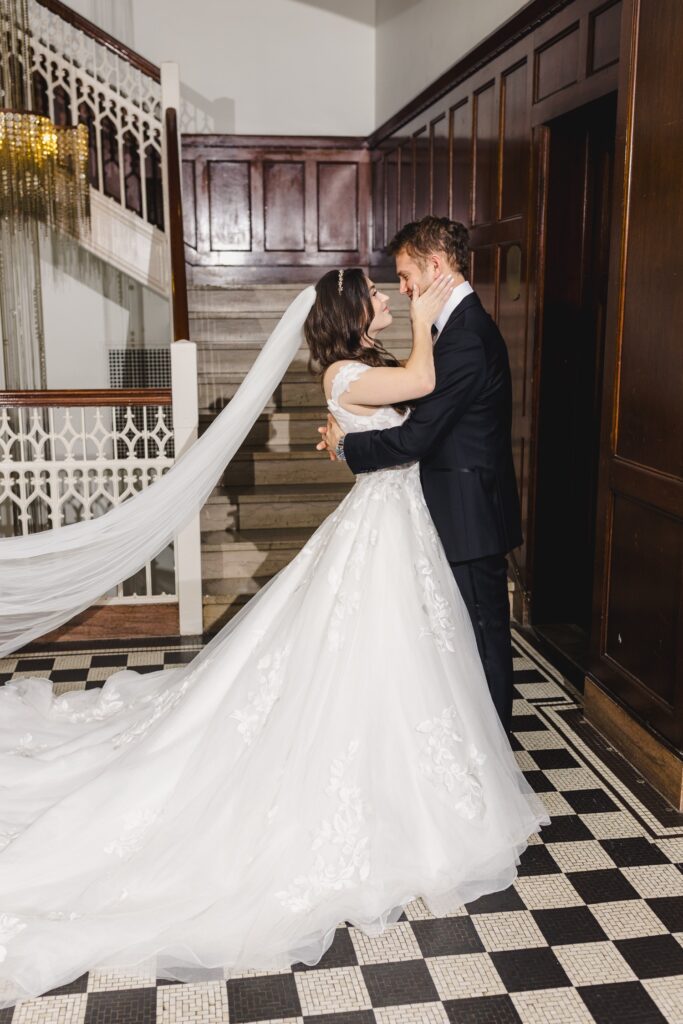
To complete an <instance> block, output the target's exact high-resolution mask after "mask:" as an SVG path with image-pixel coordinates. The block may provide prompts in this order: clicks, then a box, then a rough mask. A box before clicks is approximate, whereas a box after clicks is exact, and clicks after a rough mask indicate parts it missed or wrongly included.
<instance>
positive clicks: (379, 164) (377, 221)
mask: <svg viewBox="0 0 683 1024" xmlns="http://www.w3.org/2000/svg"><path fill="white" fill-rule="evenodd" d="M385 201H386V157H385V155H384V154H383V153H379V154H373V159H372V250H373V254H374V253H379V252H380V251H381V250H382V249H383V248H384V246H385V244H386V238H385V205H386V203H385Z"/></svg>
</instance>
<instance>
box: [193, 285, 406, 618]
mask: <svg viewBox="0 0 683 1024" xmlns="http://www.w3.org/2000/svg"><path fill="white" fill-rule="evenodd" d="M301 287H302V286H301V285H300V284H295V285H257V286H250V287H243V288H230V289H227V288H190V289H189V291H188V299H189V309H190V337H191V340H192V341H195V342H196V343H197V361H198V377H199V415H200V431H201V430H202V429H205V428H206V426H208V424H209V423H210V422H211V420H212V419H213V417H214V416H215V415H216V413H217V412H220V410H221V409H222V408H223V407H224V406H225V404H226V403H227V402H229V400H230V399H231V398H232V396H233V395H234V393H235V391H236V390H237V388H238V387H239V385H240V383H241V382H242V380H243V378H244V375H245V374H246V372H247V371H248V370H249V368H250V366H251V364H252V363H253V361H254V359H255V358H256V356H257V355H258V353H259V351H260V349H261V347H262V345H263V343H264V342H265V340H266V339H267V338H268V336H269V334H270V333H271V331H272V330H273V328H274V327H275V324H276V323H277V322H278V320H279V319H280V317H281V316H282V313H283V312H284V310H285V309H286V307H287V306H288V305H289V303H290V302H291V301H292V299H293V298H294V296H295V295H296V294H297V293H298V292H299V291H300V290H301ZM381 287H382V290H383V291H385V292H387V294H389V295H390V297H391V307H392V311H393V312H394V322H393V324H392V325H391V327H390V328H388V329H387V330H386V331H385V332H384V334H383V337H382V340H383V342H384V345H385V346H386V347H387V348H388V349H389V351H390V352H393V353H394V354H395V355H396V356H398V358H405V357H406V356H407V354H408V352H409V350H410V324H409V319H408V307H407V303H406V301H405V300H404V299H403V298H402V297H401V296H399V294H398V286H397V285H394V284H392V285H388V286H386V285H382V286H381ZM307 360H308V350H307V348H305V347H302V348H301V349H300V350H299V352H298V354H297V356H296V357H295V359H294V361H293V363H292V365H291V367H290V369H289V371H288V372H287V374H286V375H285V377H284V379H283V381H282V383H281V384H280V385H279V387H278V388H277V391H276V392H275V394H274V395H273V396H272V398H271V399H270V401H269V403H268V405H267V407H266V408H265V409H264V412H263V413H262V415H261V416H260V417H259V419H258V420H257V421H256V423H255V424H254V427H253V429H252V431H251V433H250V434H249V436H248V437H247V439H246V441H245V444H244V445H243V446H242V448H241V449H240V451H239V452H238V453H237V455H236V456H235V457H234V459H233V460H232V462H231V463H230V465H229V466H228V467H227V469H226V472H225V474H224V476H223V480H222V481H221V484H220V486H218V487H217V488H216V489H215V491H214V493H213V494H212V495H211V497H210V498H209V500H208V501H207V502H206V504H205V506H204V508H203V510H202V514H201V539H202V576H203V594H204V610H203V614H204V629H205V630H207V631H211V632H214V631H216V630H217V629H219V628H220V627H221V626H222V625H223V624H224V623H225V622H227V620H228V619H229V618H231V617H232V616H233V615H234V614H235V613H236V612H238V611H239V609H240V608H241V607H242V606H243V605H244V604H245V603H246V602H247V600H248V599H249V597H251V595H252V594H254V593H256V591H257V590H258V589H259V588H260V587H261V586H263V584H264V583H265V582H267V580H269V579H270V578H271V577H272V576H273V575H274V574H275V573H276V572H278V571H279V570H280V569H281V568H282V567H283V566H285V565H286V564H287V563H288V562H289V561H291V559H292V558H293V557H294V556H295V555H296V554H297V552H298V551H299V550H300V549H301V548H302V547H303V545H304V544H305V542H306V540H307V539H308V537H310V535H311V534H312V533H313V531H314V530H315V529H316V527H317V526H319V524H320V523H321V522H322V521H323V519H325V517H326V516H328V515H329V514H330V513H331V512H332V511H333V510H334V509H335V508H336V506H337V505H338V504H339V502H340V501H341V499H342V498H343V496H344V495H345V494H346V493H347V491H348V490H349V488H350V487H351V485H352V483H353V476H352V474H351V472H350V471H349V469H348V467H347V466H346V465H345V464H344V463H337V462H330V461H329V459H327V458H325V457H324V456H323V455H322V454H321V453H320V452H317V451H316V450H315V445H316V443H317V440H318V434H317V427H318V426H320V425H321V424H322V423H323V422H324V419H325V415H326V410H325V407H324V399H323V396H322V393H321V389H320V385H319V383H318V382H317V380H315V379H314V378H313V377H312V376H311V375H310V374H309V373H308V370H307V369H306V364H307Z"/></svg>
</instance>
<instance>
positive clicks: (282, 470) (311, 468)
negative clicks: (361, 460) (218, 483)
mask: <svg viewBox="0 0 683 1024" xmlns="http://www.w3.org/2000/svg"><path fill="white" fill-rule="evenodd" d="M222 482H223V485H224V486H225V487H238V486H239V487H241V486H242V485H245V484H247V485H250V486H257V487H258V486H260V485H262V484H265V485H269V484H271V485H275V484H293V483H299V484H306V483H314V484H322V485H325V484H328V483H341V484H344V483H349V484H351V483H353V476H352V473H351V470H350V469H349V468H348V466H347V465H346V463H345V462H330V460H329V458H327V456H326V455H324V454H323V453H322V452H318V451H316V450H315V448H314V447H313V446H312V445H300V446H295V447H292V446H287V447H281V448H275V447H271V448H265V449H263V448H258V449H255V450H251V451H250V450H245V449H244V448H242V449H241V450H240V451H239V452H238V453H237V454H236V455H235V457H234V458H233V459H232V461H231V462H230V465H229V466H228V467H227V469H226V470H225V473H224V474H223V481H222Z"/></svg>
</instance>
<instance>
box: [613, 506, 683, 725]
mask: <svg viewBox="0 0 683 1024" xmlns="http://www.w3.org/2000/svg"><path fill="white" fill-rule="evenodd" d="M682 576H683V524H682V523H681V521H680V520H677V519H675V518H674V517H672V516H668V515H666V514H664V513H662V512H661V511H660V510H659V509H657V508H653V507H651V506H648V505H646V504H644V503H642V502H641V501H638V500H637V498H635V497H633V496H630V495H622V494H619V493H615V495H614V506H613V528H612V543H611V552H610V565H609V591H608V602H607V623H606V625H607V629H606V637H605V656H606V657H607V658H608V659H609V660H610V661H611V662H612V663H613V665H614V666H616V667H617V668H618V670H619V671H620V673H624V674H625V675H628V676H630V677H631V678H632V679H633V680H634V681H635V682H636V683H637V685H639V687H644V688H645V690H646V691H647V700H646V701H643V702H642V704H643V705H644V710H645V713H646V714H647V715H648V717H649V718H650V719H651V720H653V721H655V722H656V724H657V725H658V726H659V727H660V729H662V731H666V730H667V719H668V718H669V717H670V715H671V712H672V710H673V707H674V704H675V700H676V692H675V691H676V682H675V674H674V671H673V669H674V666H675V665H676V662H677V660H678V657H677V653H678V652H677V648H678V647H679V636H678V629H679V625H680V611H679V607H680V597H681V586H682V584H683V579H682ZM658 705H659V706H658ZM660 718H663V721H659V720H658V719H660Z"/></svg>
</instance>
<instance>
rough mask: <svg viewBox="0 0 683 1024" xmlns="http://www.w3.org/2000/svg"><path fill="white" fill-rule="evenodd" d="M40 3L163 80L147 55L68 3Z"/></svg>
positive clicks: (55, 0)
mask: <svg viewBox="0 0 683 1024" xmlns="http://www.w3.org/2000/svg"><path fill="white" fill-rule="evenodd" d="M38 3H39V4H40V5H41V7H46V8H47V10H48V11H52V13H53V14H56V15H57V16H58V17H60V18H63V19H64V21H68V22H69V24H70V25H73V26H74V28H77V29H80V31H81V32H84V33H85V34H86V35H87V36H90V38H91V39H95V40H96V41H97V42H98V43H100V44H101V45H102V46H106V48H107V49H108V50H110V51H111V52H112V53H115V54H116V55H117V57H121V58H122V59H123V60H125V61H127V62H128V64H132V65H133V67H135V68H137V69H138V70H139V71H142V73H143V74H144V75H147V76H148V77H149V78H153V79H154V81H155V82H160V81H161V72H160V70H159V68H158V67H157V66H156V64H152V62H151V61H149V60H147V58H146V57H142V56H141V55H140V54H139V53H136V52H135V50H131V49H130V47H128V46H126V45H125V44H124V43H122V42H121V41H120V40H119V39H115V38H114V36H110V35H109V33H108V32H105V31H104V29H101V28H99V26H98V25H95V24H93V22H92V21H88V19H87V18H84V17H83V16H82V15H80V14H77V13H76V12H75V11H72V10H71V8H70V7H67V6H66V4H62V3H60V2H59V0H38Z"/></svg>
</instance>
